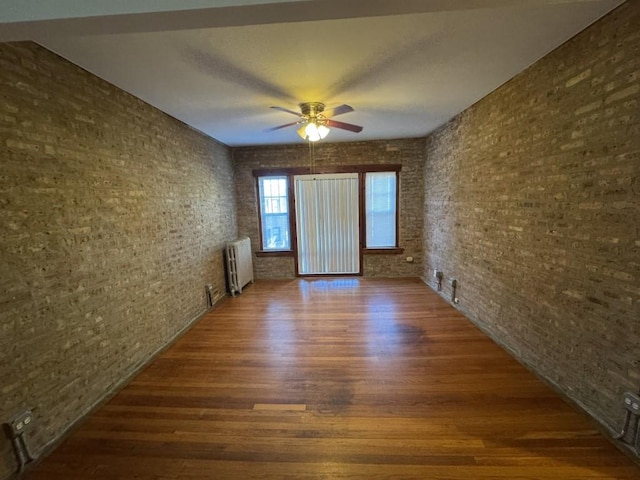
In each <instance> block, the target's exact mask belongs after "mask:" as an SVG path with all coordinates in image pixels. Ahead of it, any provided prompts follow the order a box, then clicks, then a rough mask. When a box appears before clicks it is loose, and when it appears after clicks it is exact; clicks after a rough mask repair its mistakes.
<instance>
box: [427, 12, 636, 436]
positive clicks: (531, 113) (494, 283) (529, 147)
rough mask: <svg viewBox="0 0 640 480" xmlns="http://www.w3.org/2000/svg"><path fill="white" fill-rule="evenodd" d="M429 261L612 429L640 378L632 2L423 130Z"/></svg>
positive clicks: (514, 346)
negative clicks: (431, 130)
mask: <svg viewBox="0 0 640 480" xmlns="http://www.w3.org/2000/svg"><path fill="white" fill-rule="evenodd" d="M426 156H427V160H426V167H425V192H426V193H425V212H424V223H425V226H426V228H425V238H424V245H425V250H424V257H425V262H424V275H425V279H426V281H427V282H428V283H429V284H430V285H432V286H435V279H434V278H433V273H432V271H433V269H440V270H442V271H444V274H445V289H444V291H443V295H444V296H446V297H449V295H450V286H449V285H450V284H449V282H450V280H451V278H453V277H455V278H456V279H457V280H458V281H459V287H460V288H459V299H460V304H459V305H458V308H459V309H460V310H461V311H462V312H464V313H465V315H467V316H468V317H469V318H470V319H472V320H473V321H474V322H476V323H477V324H478V325H479V326H481V327H482V328H483V329H484V330H485V331H487V332H488V333H489V334H490V335H491V336H492V337H493V338H494V339H496V340H497V341H498V342H499V343H501V344H502V345H504V346H505V347H506V348H508V349H509V350H511V351H512V352H514V353H515V355H516V356H517V357H518V358H520V359H521V360H522V361H523V362H525V363H526V364H528V365H530V366H532V368H533V369H534V370H536V371H537V372H538V373H539V374H540V375H541V376H542V377H544V378H546V379H547V380H549V381H550V382H552V383H553V384H555V385H556V386H557V388H558V389H560V390H561V391H562V392H563V393H564V394H566V395H567V396H568V397H570V398H571V399H572V400H574V401H575V402H577V403H578V404H579V405H581V406H582V407H583V408H584V409H586V410H587V411H588V412H590V413H591V414H592V415H593V416H594V417H595V418H596V419H598V420H599V421H600V422H601V423H602V424H604V425H605V426H606V427H609V428H611V429H619V428H620V426H621V423H622V418H623V408H622V406H621V395H622V393H623V392H624V391H626V390H634V391H637V390H638V387H640V350H639V349H638V345H640V235H639V230H638V228H639V225H640V2H627V3H626V4H624V5H623V6H622V7H621V8H619V9H618V10H616V11H615V12H614V13H612V14H610V15H609V16H608V17H606V18H605V19H603V20H601V21H600V22H598V23H596V24H595V25H593V26H592V27H591V28H589V29H587V30H586V31H584V32H582V33H581V34H580V35H578V36H577V37H575V38H573V39H572V40H571V41H569V42H568V43H566V44H565V45H563V46H561V47H560V48H558V49H557V50H556V51H554V52H552V53H551V54H550V55H548V56H547V57H545V58H543V59H542V60H540V61H539V62H538V63H536V64H535V65H533V66H532V67H530V68H529V69H528V70H526V71H525V72H523V73H522V74H520V75H518V76H517V77H516V78H514V79H512V80H511V81H509V82H508V83H507V84H505V85H503V86H502V87H501V88H499V89H498V90H497V91H495V92H493V93H492V94H491V95H489V96H487V97H486V98H484V99H483V100H481V101H480V102H479V103H477V104H476V105H474V106H473V107H472V108H470V109H468V110H467V111H465V112H463V113H462V114H460V115H459V116H457V117H456V118H455V119H453V120H452V121H451V122H450V123H448V124H447V125H446V126H444V127H443V128H441V129H440V130H438V131H437V132H435V133H434V134H432V135H430V136H429V137H428V138H427V154H426Z"/></svg>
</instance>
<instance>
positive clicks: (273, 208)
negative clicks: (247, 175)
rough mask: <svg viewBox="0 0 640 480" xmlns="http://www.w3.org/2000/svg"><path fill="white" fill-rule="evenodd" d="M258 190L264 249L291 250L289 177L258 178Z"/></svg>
mask: <svg viewBox="0 0 640 480" xmlns="http://www.w3.org/2000/svg"><path fill="white" fill-rule="evenodd" d="M258 190H259V195H260V207H259V208H260V223H261V234H262V249H263V250H266V251H281V250H291V233H290V228H289V225H290V222H289V195H288V191H289V180H288V177H287V176H279V177H275V176H274V177H258Z"/></svg>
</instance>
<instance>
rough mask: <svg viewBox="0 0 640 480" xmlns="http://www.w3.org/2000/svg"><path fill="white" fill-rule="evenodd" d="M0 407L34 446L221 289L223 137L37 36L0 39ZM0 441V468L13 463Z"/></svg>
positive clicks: (229, 192) (226, 214) (227, 192)
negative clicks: (23, 417)
mask: <svg viewBox="0 0 640 480" xmlns="http://www.w3.org/2000/svg"><path fill="white" fill-rule="evenodd" d="M0 166H1V168H0V226H1V228H0V252H1V255H0V262H1V271H2V275H0V285H1V288H0V332H1V335H0V421H1V422H6V421H8V420H9V419H11V417H12V416H13V415H14V414H16V413H17V412H18V411H19V410H21V409H22V408H25V407H28V408H31V409H33V411H34V414H35V417H36V421H35V425H34V428H33V430H32V433H33V434H32V435H30V438H29V443H30V445H31V447H32V449H34V450H36V451H37V450H39V449H40V448H42V446H43V445H45V444H46V443H47V442H50V441H51V440H53V439H55V438H56V437H58V436H59V435H60V434H61V432H63V430H64V429H65V428H66V427H68V426H69V425H70V424H71V423H72V422H74V420H76V419H78V417H79V416H81V415H82V414H83V413H85V412H86V411H87V409H88V408H90V407H91V405H93V404H94V403H95V402H97V401H99V400H100V399H101V398H102V397H103V396H104V395H105V393H107V392H109V390H111V389H112V388H113V387H114V386H115V385H117V384H118V383H119V382H121V381H122V380H123V379H126V378H127V377H128V376H129V375H130V374H131V372H132V371H134V369H135V368H136V367H137V366H139V365H141V364H143V363H144V362H145V361H146V360H147V359H148V358H149V356H150V355H152V354H153V352H155V351H156V350H158V349H159V348H161V347H162V346H163V345H165V344H166V343H167V342H168V341H169V340H170V339H171V338H172V337H173V336H174V335H175V334H176V333H177V332H179V331H180V330H181V329H182V328H183V327H185V326H186V325H187V324H188V323H189V321H190V320H192V319H194V318H195V317H197V316H198V315H199V314H200V313H201V312H203V310H204V309H205V308H206V301H205V291H204V286H205V284H213V286H214V290H215V291H216V292H217V296H218V297H220V296H223V295H224V294H225V282H224V268H223V262H222V255H221V252H222V250H221V247H222V245H223V243H224V242H225V241H226V240H229V239H232V238H234V237H236V227H235V225H236V218H235V203H234V199H235V195H234V189H233V182H234V179H233V169H232V163H231V157H230V152H229V149H228V148H227V147H225V146H224V145H221V144H219V143H217V142H215V141H213V140H211V139H210V138H208V137H206V136H204V135H202V134H200V133H198V132H196V131H194V130H192V129H190V128H188V127H186V126H185V125H184V124H182V123H180V122H178V121H176V120H175V119H173V118H171V117H168V116H167V115H165V114H163V113H161V112H160V111H158V110H156V109H154V108H152V107H150V106H149V105H147V104H145V103H143V102H142V101H140V100H138V99H136V98H134V97H132V96H130V95H128V94H126V93H124V92H122V91H121V90H119V89H117V88H115V87H114V86H112V85H109V84H107V83H106V82H104V81H102V80H100V79H98V78H96V77H95V76H93V75H91V74H89V73H87V72H85V71H84V70H82V69H80V68H77V67H75V66H73V65H71V64H70V63H68V62H66V61H65V60H62V59H61V58H59V57H57V56H56V55H54V54H52V53H50V52H48V51H46V50H45V49H43V48H41V47H38V46H37V45H35V44H29V43H25V44H4V45H0ZM0 438H2V440H0V442H1V443H0V444H1V445H2V448H1V449H0V450H1V452H2V453H1V454H0V455H1V456H2V458H1V459H0V478H2V477H3V476H4V475H5V474H6V473H7V471H8V470H11V469H13V463H14V462H13V458H12V456H11V455H10V449H9V446H8V442H7V441H6V440H5V439H4V435H0Z"/></svg>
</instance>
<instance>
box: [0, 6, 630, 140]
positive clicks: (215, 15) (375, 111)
mask: <svg viewBox="0 0 640 480" xmlns="http://www.w3.org/2000/svg"><path fill="white" fill-rule="evenodd" d="M620 3H622V0H511V1H506V0H484V1H480V0H430V1H426V0H394V1H389V0H386V1H384V0H378V1H374V0H366V1H365V0H280V1H277V0H218V1H213V0H209V1H207V0H182V1H179V0H127V1H125V0H118V1H112V2H104V1H101V0H84V1H78V0H58V1H57V2H45V4H44V5H45V6H46V7H43V2H41V1H39V0H22V1H21V2H15V1H13V0H0V40H26V39H30V40H35V41H37V42H39V43H40V44H42V45H43V46H45V47H46V48H48V49H50V50H52V51H54V52H57V53H58V54H60V55H61V56H63V57H65V58H67V59H69V60H70V61H72V62H73V63H76V64H78V65H80V66H82V67H83V68H85V69H87V70H89V71H90V72H93V73H95V74H96V75H98V76H100V77H102V78H103V79H105V80H107V81H109V82H111V83H113V84H115V85H117V86H119V87H120V88H122V89H124V90H126V91H128V92H130V93H132V94H134V95H136V96H137V97H139V98H141V99H143V100H145V101H146V102H148V103H150V104H152V105H154V106H156V107H158V108H160V109H161V110H163V111H165V112H167V113H168V114H170V115H172V116H174V117H176V118H178V119H180V120H182V121H183V122H185V123H187V124H189V125H192V126H193V127H195V128H197V129H198V130H201V131H202V132H204V133H206V134H207V135H210V136H211V137H213V138H215V139H217V140H219V141H221V142H223V143H225V144H227V145H230V146H241V145H265V144H279V143H295V142H301V141H302V140H301V139H300V138H299V137H298V136H297V135H296V128H295V127H290V128H285V129H282V130H277V131H273V132H266V131H265V130H266V129H268V128H269V127H273V126H277V125H280V124H284V123H288V122H291V121H295V120H296V117H294V116H292V115H290V114H287V113H284V112H280V111H277V110H273V109H270V108H269V107H270V106H272V105H279V106H282V107H285V108H288V109H291V110H298V107H297V104H298V103H300V102H308V101H322V102H324V103H325V104H326V105H327V108H331V107H334V106H337V105H340V104H343V103H347V104H349V105H351V106H352V107H353V108H354V109H355V112H352V113H348V114H344V115H343V116H340V117H337V118H336V120H340V121H344V122H349V123H355V124H358V125H362V126H363V127H364V130H363V131H362V132H361V133H357V134H356V133H352V132H346V131H340V130H336V129H332V131H331V133H330V135H329V137H327V139H326V140H325V141H332V142H334V141H352V140H373V139H390V138H402V137H418V136H424V135H425V134H427V133H429V132H430V131H432V130H434V129H435V128H437V127H438V126H440V125H442V124H444V123H445V122H447V121H448V120H449V119H451V118H452V117H453V116H455V115H456V114H457V113H459V112H461V111H462V110H464V109H465V108H467V107H469V106H470V105H472V104H473V103H475V102H476V101H478V100H479V99H480V98H482V97H484V96H485V95H487V94H488V93H490V92H491V91H492V90H494V89H495V88H496V87H498V86H499V85H501V84H502V83H504V82H506V81H507V80H509V79H510V78H512V77H513V76H514V75H516V74H517V73H519V72H521V71H522V70H524V69H525V68H526V67H528V66H529V65H531V64H532V63H534V62H535V61H536V60H538V59H539V58H541V57H543V56H544V55H545V54H547V53H548V52H550V51H551V50H553V49H554V48H556V47H557V46H558V45H560V44H561V43H563V42H564V41H566V40H567V39H569V38H571V37H572V36H573V35H575V34H576V33H578V32H579V31H581V30H582V29H584V28H585V27H586V26H587V25H589V24H591V23H593V22H594V21H595V20H597V19H598V18H600V17H601V16H602V15H604V14H605V13H607V12H608V11H610V10H611V9H613V8H614V7H615V6H617V5H619V4H620Z"/></svg>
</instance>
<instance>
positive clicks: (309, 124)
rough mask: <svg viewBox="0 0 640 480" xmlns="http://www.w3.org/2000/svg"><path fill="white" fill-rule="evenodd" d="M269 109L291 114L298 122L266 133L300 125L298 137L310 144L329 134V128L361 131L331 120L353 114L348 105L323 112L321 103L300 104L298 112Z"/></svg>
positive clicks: (352, 126)
mask: <svg viewBox="0 0 640 480" xmlns="http://www.w3.org/2000/svg"><path fill="white" fill-rule="evenodd" d="M271 108H273V109H275V110H280V111H281V112H286V113H291V114H293V115H295V116H297V117H298V120H296V121H295V122H290V123H285V124H284V125H279V126H277V127H273V128H269V129H268V130H267V131H268V132H272V131H274V130H280V129H281V128H286V127H291V126H293V125H302V126H301V127H300V128H299V129H298V135H300V136H301V137H302V138H303V139H304V140H307V139H308V140H309V141H310V142H317V141H318V140H320V139H322V138H325V137H326V136H327V135H328V134H329V128H330V127H332V128H340V129H342V130H348V131H350V132H355V133H359V132H361V131H362V127H361V126H359V125H353V124H352V123H344V122H337V121H336V120H332V117H335V116H337V115H342V114H343V113H349V112H353V107H351V106H349V105H340V106H338V107H335V108H331V109H329V110H325V107H324V103H322V102H305V103H301V104H300V112H294V111H293V110H289V109H288V108H283V107H271Z"/></svg>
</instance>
